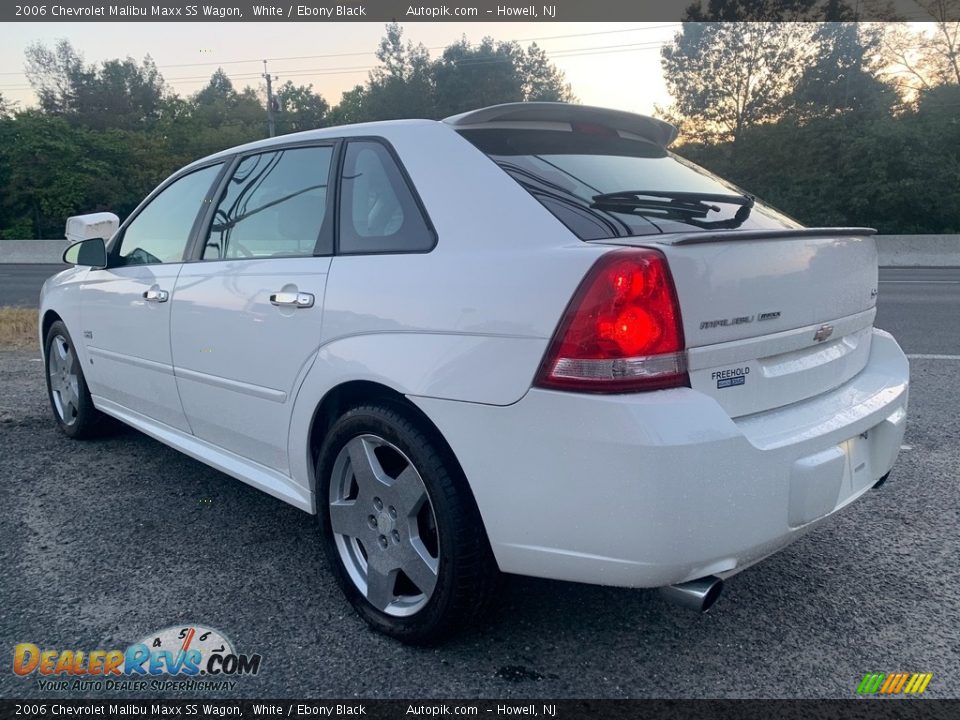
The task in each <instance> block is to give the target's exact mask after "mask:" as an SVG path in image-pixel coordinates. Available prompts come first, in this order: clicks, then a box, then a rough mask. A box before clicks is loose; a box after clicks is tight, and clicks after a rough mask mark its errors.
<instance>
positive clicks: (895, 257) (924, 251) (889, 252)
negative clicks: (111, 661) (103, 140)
mask: <svg viewBox="0 0 960 720" xmlns="http://www.w3.org/2000/svg"><path fill="white" fill-rule="evenodd" d="M66 246H67V241H66V240H0V263H57V264H59V263H60V260H61V256H62V255H63V250H64V248H65V247H66ZM877 251H878V252H879V254H880V266H881V267H960V235H877Z"/></svg>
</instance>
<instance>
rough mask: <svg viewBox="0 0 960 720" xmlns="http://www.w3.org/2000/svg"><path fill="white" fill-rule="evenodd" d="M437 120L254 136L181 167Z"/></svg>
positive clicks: (382, 122)
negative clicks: (247, 153) (250, 140)
mask: <svg viewBox="0 0 960 720" xmlns="http://www.w3.org/2000/svg"><path fill="white" fill-rule="evenodd" d="M440 124H441V123H440V122H438V121H437V120H379V121H377V122H366V123H355V124H352V125H332V126H330V127H324V128H317V129H316V130H304V131H302V132H296V133H288V134H287V135H277V136H275V137H271V138H264V139H263V140H254V141H253V142H249V143H245V144H243V145H235V146H234V147H230V148H227V149H226V150H221V151H220V152H216V153H213V154H212V155H207V156H206V157H203V158H200V159H199V160H195V161H194V162H192V163H190V164H189V165H187V166H186V167H184V168H183V169H184V170H186V169H188V168H191V167H193V166H194V165H202V164H205V163H208V162H211V161H213V160H218V159H220V158H225V157H230V156H231V155H236V154H238V153H246V152H250V151H251V150H267V149H269V148H271V147H273V146H275V145H289V144H291V143H301V142H310V141H311V140H330V139H333V138H341V137H349V136H355V135H359V136H370V135H375V136H378V135H382V136H384V137H386V138H387V139H389V136H390V134H391V131H393V130H396V129H399V128H403V127H407V128H409V127H427V126H438V125H440ZM178 172H180V171H178Z"/></svg>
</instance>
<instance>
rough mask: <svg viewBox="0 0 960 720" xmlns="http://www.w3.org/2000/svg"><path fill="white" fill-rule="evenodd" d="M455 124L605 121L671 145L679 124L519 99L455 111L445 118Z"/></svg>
mask: <svg viewBox="0 0 960 720" xmlns="http://www.w3.org/2000/svg"><path fill="white" fill-rule="evenodd" d="M443 122H445V123H447V124H448V125H452V126H453V127H455V128H460V129H463V128H467V127H469V128H472V129H476V128H481V127H483V125H485V124H494V123H513V122H534V123H536V122H548V123H552V122H556V123H571V124H572V123H584V124H592V125H604V126H606V127H609V128H611V129H613V130H622V131H624V132H628V133H632V134H634V135H639V136H640V137H642V138H643V139H645V140H649V141H650V142H653V143H655V144H657V145H659V146H660V147H663V148H665V147H667V146H668V145H669V144H670V143H672V142H673V141H674V140H675V139H676V137H677V128H675V127H674V126H673V125H671V124H670V123H668V122H664V121H663V120H658V119H657V118H652V117H648V116H647V115H637V114H635V113H628V112H624V111H622V110H610V109H608V108H599V107H590V106H589V105H570V104H568V103H560V102H517V103H505V104H503V105H493V106H491V107H486V108H481V109H480V110H471V111H470V112H465V113H461V114H460V115H453V116H451V117H448V118H446V119H444V121H443Z"/></svg>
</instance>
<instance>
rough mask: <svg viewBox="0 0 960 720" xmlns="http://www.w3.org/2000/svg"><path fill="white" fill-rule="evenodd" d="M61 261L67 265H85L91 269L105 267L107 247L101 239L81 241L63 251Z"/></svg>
mask: <svg viewBox="0 0 960 720" xmlns="http://www.w3.org/2000/svg"><path fill="white" fill-rule="evenodd" d="M63 261H64V262H65V263H67V264H68V265H87V266H89V267H92V268H100V269H102V268H105V267H106V266H107V245H106V243H104V242H103V238H99V237H98V238H90V239H89V240H81V241H80V242H75V243H74V244H73V245H71V246H70V247H68V248H67V249H66V250H64V251H63Z"/></svg>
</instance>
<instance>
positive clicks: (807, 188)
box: [678, 86, 960, 233]
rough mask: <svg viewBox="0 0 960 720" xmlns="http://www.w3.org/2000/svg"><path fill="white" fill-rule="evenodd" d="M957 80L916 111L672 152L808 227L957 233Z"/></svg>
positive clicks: (835, 119)
mask: <svg viewBox="0 0 960 720" xmlns="http://www.w3.org/2000/svg"><path fill="white" fill-rule="evenodd" d="M958 108H960V88H957V87H951V86H942V87H939V88H937V89H935V90H933V91H930V92H929V93H928V94H925V95H924V96H923V98H922V99H921V102H920V104H919V106H918V107H917V109H916V110H915V111H908V112H906V113H904V114H902V115H900V116H897V117H895V116H892V115H889V114H887V115H882V114H874V113H863V114H852V115H847V116H843V115H839V116H836V115H835V116H829V117H818V118H815V119H812V120H810V121H808V122H803V123H798V122H796V121H794V120H784V121H781V122H779V123H776V124H770V125H763V126H758V127H754V128H750V129H749V130H747V131H746V132H745V133H744V134H743V135H742V137H741V138H740V140H739V143H738V148H737V151H736V152H735V153H734V152H733V151H732V144H731V143H721V144H714V145H687V146H684V147H682V148H680V149H679V150H678V152H679V154H681V155H683V156H685V157H688V158H690V159H691V160H693V161H694V162H697V163H700V164H702V165H705V166H706V167H709V168H710V169H711V170H713V171H714V172H716V173H717V174H719V175H722V176H724V177H727V178H729V179H730V180H732V181H733V182H735V183H737V184H738V185H740V186H742V187H744V188H747V189H749V190H750V191H751V192H756V193H757V194H759V195H760V196H761V197H763V199H764V200H766V201H768V202H770V203H771V204H773V205H774V206H776V207H778V208H780V209H782V210H783V211H784V212H786V213H788V214H790V215H793V216H794V217H796V218H797V219H798V220H799V221H800V222H802V223H804V224H805V225H811V226H815V225H821V226H837V225H853V226H866V227H875V228H877V229H878V230H880V232H886V233H952V232H960V119H958V117H957V109H958Z"/></svg>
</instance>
